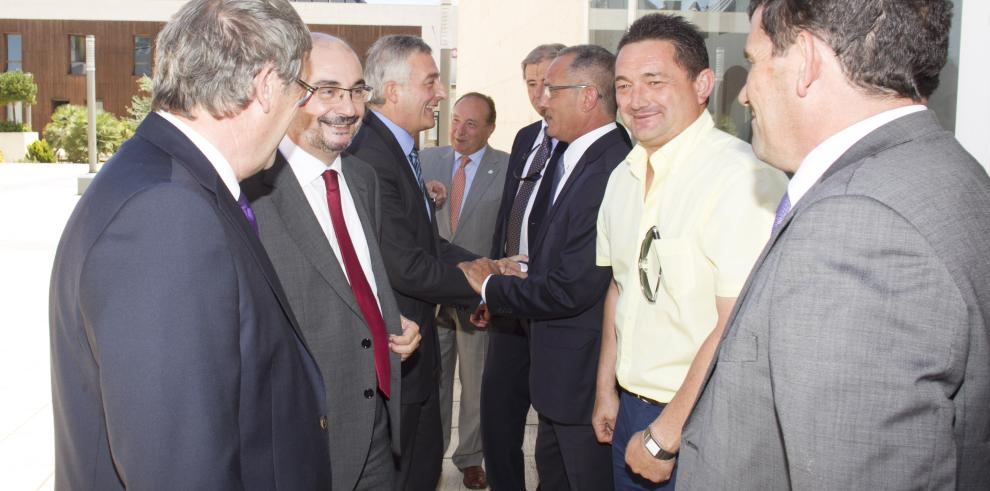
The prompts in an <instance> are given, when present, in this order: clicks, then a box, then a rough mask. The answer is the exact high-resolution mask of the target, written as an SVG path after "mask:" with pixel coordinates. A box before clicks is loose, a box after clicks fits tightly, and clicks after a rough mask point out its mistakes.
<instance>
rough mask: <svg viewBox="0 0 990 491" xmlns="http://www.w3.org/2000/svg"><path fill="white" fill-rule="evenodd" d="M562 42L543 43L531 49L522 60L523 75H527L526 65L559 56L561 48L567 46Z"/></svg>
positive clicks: (536, 63)
mask: <svg viewBox="0 0 990 491" xmlns="http://www.w3.org/2000/svg"><path fill="white" fill-rule="evenodd" d="M566 47H567V46H564V45H563V44H560V43H550V44H541V45H539V46H537V47H535V48H533V51H530V52H529V54H528V55H526V57H525V58H523V61H522V71H523V77H525V76H526V65H539V64H540V63H542V62H543V61H544V60H552V59H554V58H556V57H557V53H559V52H560V50H562V49H564V48H566Z"/></svg>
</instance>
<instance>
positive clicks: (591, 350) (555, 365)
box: [485, 127, 632, 424]
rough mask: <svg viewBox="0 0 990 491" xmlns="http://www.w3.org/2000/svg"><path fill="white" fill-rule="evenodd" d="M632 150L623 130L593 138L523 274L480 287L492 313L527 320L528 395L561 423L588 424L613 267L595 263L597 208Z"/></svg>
mask: <svg viewBox="0 0 990 491" xmlns="http://www.w3.org/2000/svg"><path fill="white" fill-rule="evenodd" d="M631 148H632V145H631V144H630V142H629V137H628V136H627V135H626V132H625V130H624V129H622V127H618V128H616V129H614V130H612V131H610V132H608V133H606V134H605V135H604V136H602V137H601V138H599V139H598V140H597V141H596V142H595V143H593V144H592V145H591V147H589V148H588V150H587V151H585V153H584V155H583V156H582V157H581V159H580V160H579V161H578V163H577V165H576V166H575V167H574V170H573V171H572V172H571V175H570V176H569V177H568V179H567V181H566V182H565V183H564V184H563V188H562V189H561V191H560V195H559V196H558V197H557V200H556V201H555V202H554V203H553V205H552V207H551V208H550V210H549V212H548V213H547V216H546V218H545V219H544V223H543V225H542V227H541V228H540V229H539V230H537V232H536V235H535V237H533V238H531V239H530V263H529V277H528V278H526V279H524V280H523V279H520V278H516V277H509V276H494V277H492V278H491V279H490V280H489V281H488V285H487V289H486V290H485V295H486V299H487V300H488V308H489V309H490V310H491V311H492V313H494V314H497V315H511V316H516V317H526V318H529V319H530V354H531V356H530V360H531V361H530V363H531V365H530V370H529V374H530V375H529V377H530V397H531V399H532V401H533V407H535V408H536V410H537V411H539V412H540V414H542V415H544V416H546V417H548V418H550V419H552V420H554V421H556V422H559V423H564V424H590V423H591V411H592V409H593V407H594V403H595V375H596V372H597V369H598V354H599V349H600V346H601V327H602V314H603V308H604V303H605V291H606V289H607V288H608V283H609V280H610V279H611V276H612V271H611V268H603V267H599V266H596V265H595V238H596V236H597V234H596V224H597V220H598V208H599V206H600V205H601V201H602V197H603V196H604V194H605V187H606V185H607V184H608V178H609V176H610V175H611V173H612V170H613V169H614V168H615V167H616V165H618V164H619V163H620V162H622V160H623V159H625V157H626V155H627V154H628V153H629V150H630V149H631ZM541 187H543V186H541ZM546 188H548V192H549V186H546Z"/></svg>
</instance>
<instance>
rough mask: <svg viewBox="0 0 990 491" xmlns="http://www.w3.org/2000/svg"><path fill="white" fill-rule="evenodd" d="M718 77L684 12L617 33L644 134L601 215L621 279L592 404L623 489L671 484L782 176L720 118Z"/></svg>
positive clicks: (625, 96)
mask: <svg viewBox="0 0 990 491" xmlns="http://www.w3.org/2000/svg"><path fill="white" fill-rule="evenodd" d="M713 82H714V76H713V73H712V71H711V69H709V67H708V52H707V50H706V48H705V43H704V39H703V38H702V37H701V35H700V34H699V33H698V30H697V29H696V28H695V27H694V26H693V25H691V24H690V23H688V22H687V21H685V20H684V19H682V18H680V17H674V16H666V15H662V14H654V15H649V16H646V17H643V18H641V19H639V20H638V21H636V22H635V23H633V25H632V26H631V27H630V28H629V31H628V32H627V33H626V34H625V36H623V38H622V40H621V41H620V43H619V53H618V56H617V58H616V72H615V90H616V99H617V101H618V105H619V111H620V113H621V114H622V117H623V120H624V121H625V122H626V123H627V124H629V128H630V130H631V131H632V133H633V135H634V136H635V137H636V139H637V140H638V144H637V145H636V147H635V148H634V149H633V150H632V152H630V154H629V156H628V157H627V158H626V160H625V162H623V163H622V164H621V165H620V166H619V167H618V168H616V170H615V172H614V173H613V174H612V177H611V178H610V180H609V183H608V190H607V191H606V192H605V198H604V201H603V202H602V207H601V211H600V215H599V219H598V259H597V262H598V264H599V265H600V266H611V267H612V275H613V278H612V280H613V281H612V283H611V286H610V287H609V291H608V295H607V299H606V302H605V318H604V321H603V334H602V352H601V357H600V365H599V370H598V390H597V391H598V395H597V400H596V404H595V415H594V425H595V432H596V433H597V435H598V439H599V441H602V442H611V443H612V449H613V450H612V458H613V469H614V472H615V488H616V489H656V488H658V487H663V488H664V489H672V488H673V487H674V482H673V481H674V479H673V475H672V471H673V468H674V463H675V457H676V455H677V450H678V448H679V445H680V434H681V427H682V426H683V424H684V421H685V419H686V418H687V414H688V412H689V411H690V409H691V406H692V404H693V403H694V399H695V397H696V395H697V393H698V389H699V386H700V383H701V380H702V378H703V377H704V374H705V371H706V370H707V368H708V364H709V361H710V360H711V357H712V353H713V351H714V349H715V346H716V345H717V343H718V340H719V338H720V336H721V333H722V328H723V327H724V325H725V322H726V320H727V319H728V316H729V313H730V312H731V311H732V306H733V305H734V304H735V299H736V296H737V295H738V293H739V290H740V289H741V288H742V285H743V283H744V282H745V280H746V277H747V276H748V274H749V270H750V267H751V266H752V264H753V261H754V260H755V259H756V256H757V255H758V254H759V252H760V249H761V248H762V247H763V245H764V244H765V243H766V241H767V238H768V237H769V236H770V227H771V224H772V222H773V217H774V208H775V207H776V204H777V202H778V200H779V199H780V196H781V195H783V194H784V187H785V186H786V179H785V177H784V175H783V174H782V173H780V172H779V171H776V170H774V169H772V168H771V167H769V166H767V165H765V164H763V163H761V162H759V161H758V160H757V159H756V158H755V157H754V156H753V153H752V150H751V149H750V147H749V145H746V144H745V143H744V142H742V141H740V140H738V139H736V138H733V137H731V136H729V135H727V134H725V133H723V132H721V131H719V130H718V129H716V128H715V125H714V123H713V122H712V118H711V116H710V115H709V114H708V111H706V109H705V106H706V105H707V102H708V96H709V94H710V93H711V91H712V88H713ZM740 410H745V408H740ZM630 469H631V472H630ZM665 481H666V484H665V485H663V486H660V484H658V483H662V482H665Z"/></svg>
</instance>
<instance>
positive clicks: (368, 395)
mask: <svg viewBox="0 0 990 491" xmlns="http://www.w3.org/2000/svg"><path fill="white" fill-rule="evenodd" d="M373 397H375V391H374V390H373V389H368V390H366V391H364V398H365V399H371V398H373Z"/></svg>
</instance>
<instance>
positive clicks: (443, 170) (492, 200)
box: [419, 146, 509, 256]
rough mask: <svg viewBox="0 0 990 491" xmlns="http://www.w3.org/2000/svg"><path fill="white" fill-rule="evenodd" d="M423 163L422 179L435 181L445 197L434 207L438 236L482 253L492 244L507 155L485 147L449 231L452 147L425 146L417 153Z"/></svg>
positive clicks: (452, 167)
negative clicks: (458, 214) (441, 184)
mask: <svg viewBox="0 0 990 491" xmlns="http://www.w3.org/2000/svg"><path fill="white" fill-rule="evenodd" d="M419 160H420V162H422V164H423V179H424V180H427V181H429V180H437V181H440V182H442V183H443V185H444V186H446V188H447V200H446V201H445V202H444V203H443V206H439V207H437V209H436V211H437V228H438V229H439V230H440V236H441V237H443V238H444V239H447V240H449V241H450V242H452V243H454V244H457V245H459V246H461V247H463V248H465V249H467V250H469V251H471V252H473V253H475V254H477V255H479V256H485V255H487V254H488V253H489V251H490V250H491V247H492V236H493V235H494V234H495V219H496V218H498V206H499V203H500V202H501V200H502V188H503V187H504V186H505V176H506V168H507V167H508V164H509V154H507V153H505V152H503V151H501V150H495V149H494V148H492V147H490V146H486V147H485V154H484V156H483V157H482V158H481V163H480V164H479V165H478V169H477V171H476V173H475V175H474V180H472V181H471V188H470V189H469V190H468V195H467V200H466V201H465V202H464V206H462V207H461V215H460V218H459V219H458V227H457V231H456V233H454V234H451V233H450V193H451V192H452V191H451V181H452V178H453V174H454V165H455V163H454V149H453V147H450V146H446V147H437V148H425V149H423V151H422V152H420V153H419Z"/></svg>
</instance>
